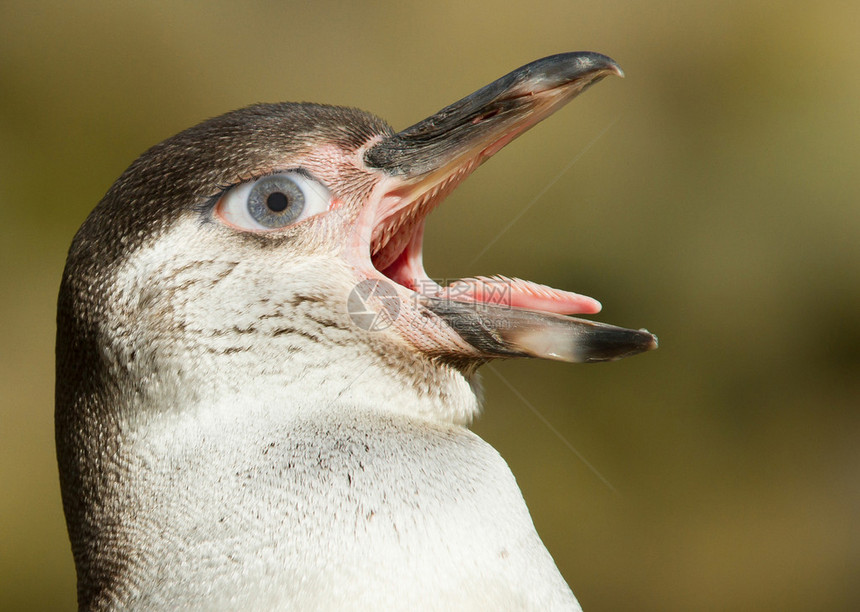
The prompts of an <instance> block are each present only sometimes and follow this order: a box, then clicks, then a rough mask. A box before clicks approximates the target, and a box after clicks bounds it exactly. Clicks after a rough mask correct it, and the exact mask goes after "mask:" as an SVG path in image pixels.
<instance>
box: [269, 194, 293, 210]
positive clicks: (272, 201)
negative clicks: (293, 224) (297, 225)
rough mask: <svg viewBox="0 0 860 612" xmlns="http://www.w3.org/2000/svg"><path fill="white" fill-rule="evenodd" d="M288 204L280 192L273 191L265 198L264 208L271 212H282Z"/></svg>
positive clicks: (285, 197)
mask: <svg viewBox="0 0 860 612" xmlns="http://www.w3.org/2000/svg"><path fill="white" fill-rule="evenodd" d="M289 204H290V201H289V200H288V199H287V196H286V195H284V194H283V193H281V192H280V191H274V192H272V193H270V194H269V195H268V197H267V198H266V207H268V209H269V210H271V211H272V212H277V213H279V212H284V211H285V210H287V206H289Z"/></svg>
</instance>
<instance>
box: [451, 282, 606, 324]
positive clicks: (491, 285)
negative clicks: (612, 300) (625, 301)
mask: <svg viewBox="0 0 860 612" xmlns="http://www.w3.org/2000/svg"><path fill="white" fill-rule="evenodd" d="M440 297H445V298H448V299H451V300H455V301H458V302H468V301H475V302H482V303H485V304H499V305H502V306H510V307H512V308H524V309H527V310H538V311H540V312H552V313H555V314H561V315H570V314H595V313H597V312H600V308H601V305H600V302H598V301H597V300H595V299H594V298H590V297H588V296H586V295H579V294H578V293H571V292H570V291H561V290H559V289H553V288H552V287H547V286H546V285H539V284H538V283H533V282H531V281H525V280H521V279H519V278H507V277H505V276H492V277H486V276H478V277H476V278H463V279H460V280H458V281H454V282H453V283H451V284H450V285H448V286H447V287H445V288H444V289H442V291H441V292H440Z"/></svg>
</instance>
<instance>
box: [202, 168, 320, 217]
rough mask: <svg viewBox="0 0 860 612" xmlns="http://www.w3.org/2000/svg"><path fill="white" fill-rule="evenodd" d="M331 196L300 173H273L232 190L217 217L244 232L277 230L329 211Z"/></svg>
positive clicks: (236, 186) (225, 194)
mask: <svg viewBox="0 0 860 612" xmlns="http://www.w3.org/2000/svg"><path fill="white" fill-rule="evenodd" d="M330 201H331V195H330V194H329V192H328V189H326V188H325V187H323V186H322V185H321V184H320V183H318V182H316V181H315V180H313V179H311V178H309V177H308V176H306V175H305V174H303V173H299V172H285V173H282V174H271V175H269V176H264V177H262V178H259V179H257V180H256V181H253V182H250V183H241V184H239V185H235V186H233V187H231V188H230V189H228V190H227V191H226V192H225V193H224V195H223V196H221V199H220V200H219V201H218V204H216V206H215V214H216V215H217V216H218V217H219V218H220V219H221V220H222V221H224V222H226V223H227V224H228V225H230V226H232V227H235V228H237V229H242V230H250V231H266V230H276V229H280V228H282V227H286V226H288V225H292V224H293V223H297V222H299V221H302V220H304V219H307V218H308V217H311V216H313V215H316V214H318V213H321V212H325V211H326V210H328V206H329V202H330Z"/></svg>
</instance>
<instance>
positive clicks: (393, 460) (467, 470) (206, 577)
mask: <svg viewBox="0 0 860 612" xmlns="http://www.w3.org/2000/svg"><path fill="white" fill-rule="evenodd" d="M609 75H618V76H622V72H621V69H620V68H619V66H618V65H617V64H616V63H615V62H614V61H613V60H612V59H610V58H609V57H606V56H604V55H601V54H598V53H592V52H576V53H564V54H560V55H554V56H550V57H546V58H543V59H540V60H537V61H534V62H532V63H529V64H527V65H525V66H522V67H520V68H518V69H516V70H514V71H513V72H511V73H509V74H507V75H505V76H503V77H501V78H499V79H498V80H496V81H493V82H492V83H490V84H489V85H487V86H485V87H483V88H481V89H479V90H477V91H476V92H474V93H473V94H471V95H469V96H467V97H465V98H463V99H462V100H460V101H458V102H455V103H454V104H451V105H450V106H447V107H445V108H444V109H442V110H440V111H439V112H437V113H435V114H434V115H432V116H430V117H428V118H426V119H424V120H423V121H420V122H419V123H416V124H415V125H413V126H411V127H408V128H406V129H404V130H402V131H400V132H396V131H394V130H393V129H392V128H391V127H389V125H388V124H386V123H385V122H384V121H382V120H381V119H379V118H377V117H375V116H374V115H372V114H369V113H366V112H363V111H360V110H356V109H353V108H344V107H336V106H327V105H320V104H309V103H276V104H256V105H253V106H249V107H247V108H243V109H241V110H237V111H233V112H228V113H227V114H224V115H221V116H219V117H215V118H213V119H209V120H207V121H204V122H203V123H201V124H199V125H197V126H196V127H192V128H190V129H187V130H185V131H183V132H181V133H179V134H177V135H176V136H173V137H172V138H169V139H167V140H165V141H164V142H162V143H160V144H158V145H155V146H154V147H152V148H151V149H149V150H148V151H146V152H145V153H144V154H143V155H141V156H140V157H139V158H138V159H137V160H136V161H134V162H133V163H132V164H131V166H130V167H129V168H128V169H127V170H126V171H125V172H124V173H123V174H122V175H121V176H120V177H119V179H118V180H117V181H116V182H115V183H114V184H113V185H112V186H111V187H110V189H109V190H108V192H107V194H106V195H105V196H104V198H103V199H102V200H101V201H100V202H99V203H98V205H97V206H96V207H95V209H94V210H93V211H92V213H91V214H90V215H89V217H88V218H87V219H86V220H85V221H84V223H83V225H82V226H81V228H80V229H79V231H78V232H77V234H76V235H75V237H74V239H73V242H72V244H71V247H70V249H69V253H68V258H67V262H66V266H65V270H64V273H63V277H62V281H61V286H60V291H59V299H58V310H57V343H56V403H55V426H56V447H57V458H58V465H59V474H60V484H61V491H62V497H63V506H64V512H65V516H66V522H67V526H68V532H69V537H70V541H71V548H72V552H73V556H74V561H75V566H76V571H77V581H78V582H77V585H78V586H77V595H78V604H79V608H80V609H81V610H114V609H136V610H165V609H171V610H173V609H199V610H281V609H291V610H452V609H456V610H542V611H543V610H578V609H580V608H579V604H578V603H577V600H576V598H575V596H574V594H573V593H572V591H571V589H570V587H569V586H568V584H567V583H566V582H565V580H564V578H563V577H562V576H561V574H560V572H559V571H558V569H557V567H556V565H555V563H554V561H553V559H552V557H551V556H550V554H549V552H548V551H547V549H546V547H545V546H544V544H543V543H542V542H541V539H540V538H539V536H538V534H537V532H536V530H535V528H534V525H533V522H532V519H531V517H530V515H529V511H528V509H527V507H526V504H525V502H524V500H523V497H522V494H521V492H520V490H519V488H518V486H517V484H516V481H515V479H514V476H513V475H512V473H511V471H510V469H509V468H508V466H507V464H506V463H505V461H504V460H503V459H502V458H501V457H500V456H499V454H498V453H497V452H496V451H495V450H494V449H493V448H492V447H491V446H490V445H489V444H487V443H486V442H484V441H483V440H482V439H480V438H479V437H478V436H477V435H476V434H474V433H473V432H472V431H471V430H470V429H469V425H470V423H471V422H472V420H473V419H474V418H475V417H476V415H477V414H478V412H479V408H480V400H479V397H480V389H479V385H478V381H477V370H478V368H479V367H480V365H481V364H484V363H486V362H487V361H490V360H492V359H497V358H512V357H537V358H547V359H555V360H561V361H567V362H593V361H610V360H614V359H619V358H622V357H626V356H629V355H634V354H637V353H641V352H643V351H647V350H650V349H653V348H656V346H657V339H656V337H655V336H654V335H652V334H651V333H649V332H647V331H645V330H632V329H624V328H620V327H616V326H612V325H608V324H605V323H600V322H596V321H593V320H588V319H582V318H577V317H574V316H571V315H576V314H594V313H596V312H598V311H599V309H600V304H599V302H597V301H596V300H594V299H592V298H589V297H586V296H583V295H579V294H575V293H571V292H568V291H562V290H559V289H554V288H550V287H546V286H543V285H539V284H537V283H533V282H529V281H525V280H520V279H515V278H507V277H503V276H497V277H475V278H467V279H461V280H459V281H456V282H454V283H450V284H447V285H445V286H442V285H440V284H438V283H437V282H436V281H434V280H433V279H431V278H430V277H429V276H428V275H427V273H426V272H425V271H424V266H423V263H422V244H423V234H424V222H425V219H426V218H427V215H428V214H429V213H430V212H431V211H432V210H433V209H434V208H435V207H436V206H438V205H439V204H440V203H441V202H442V201H443V200H444V198H445V197H446V195H448V194H449V193H450V192H451V191H452V190H453V189H454V188H455V187H456V186H457V185H458V184H459V183H460V182H461V181H462V180H463V179H464V178H466V177H467V176H468V175H469V174H470V173H471V172H472V171H474V170H475V169H476V168H477V167H478V166H479V165H480V164H481V163H483V162H484V161H485V160H487V159H488V158H489V157H491V156H492V155H493V154H494V153H496V152H497V151H498V150H500V149H501V148H502V147H504V146H505V145H506V144H507V143H509V142H510V141H511V140H513V139H514V138H516V137H517V136H518V135H520V134H521V133H523V132H524V131H526V130H527V129H529V128H530V127H531V126H533V125H535V124H536V123H538V122H539V121H541V120H542V119H544V118H546V117H547V116H548V115H550V114H551V113H553V112H554V111H556V110H557V109H558V108H560V107H561V106H563V105H564V104H566V103H567V102H568V101H570V100H571V99H572V98H574V97H575V96H576V95H578V94H579V93H581V92H582V91H583V90H585V89H586V88H587V87H589V86H590V85H592V84H594V83H596V82H598V81H599V80H601V79H603V78H604V77H606V76H609Z"/></svg>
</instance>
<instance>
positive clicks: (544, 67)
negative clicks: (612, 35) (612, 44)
mask: <svg viewBox="0 0 860 612" xmlns="http://www.w3.org/2000/svg"><path fill="white" fill-rule="evenodd" d="M601 72H604V73H607V74H615V75H618V76H620V77H623V76H624V71H623V70H621V66H619V65H618V63H617V62H616V61H615V60H614V59H612V58H611V57H609V56H606V55H603V54H602V53H595V52H593V51H577V52H573V53H559V54H558V55H550V56H549V57H544V58H542V59H539V60H536V61H534V62H532V63H530V64H526V65H525V66H523V67H521V68H518V69H517V70H514V71H513V72H511V73H510V75H509V76H513V75H522V77H521V78H522V79H523V81H524V82H525V83H528V84H530V85H531V86H532V87H535V86H540V89H539V90H546V89H553V88H555V87H562V86H564V85H566V84H568V83H571V82H573V81H576V80H577V79H581V78H582V77H584V76H587V75H594V74H599V73H601ZM503 78H504V77H503Z"/></svg>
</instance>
